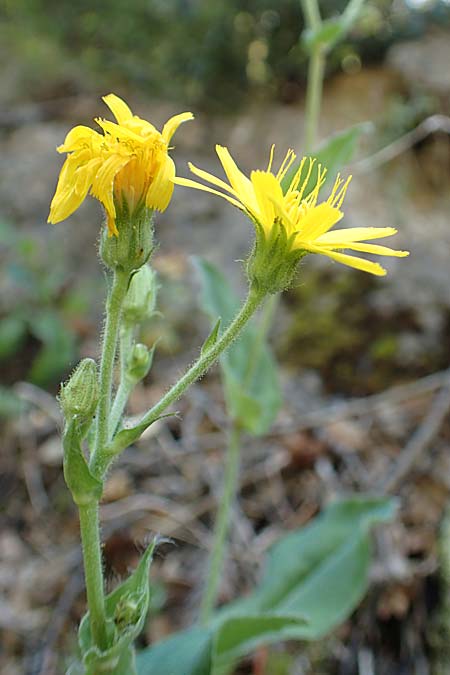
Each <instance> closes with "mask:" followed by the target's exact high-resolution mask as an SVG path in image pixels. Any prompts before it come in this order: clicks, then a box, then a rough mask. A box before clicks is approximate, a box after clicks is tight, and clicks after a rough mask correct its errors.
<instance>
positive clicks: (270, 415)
mask: <svg viewBox="0 0 450 675" xmlns="http://www.w3.org/2000/svg"><path fill="white" fill-rule="evenodd" d="M194 263H195V266H196V269H197V271H198V273H199V276H200V280H201V284H202V307H203V309H204V311H205V312H206V313H207V314H208V315H209V316H210V317H211V320H212V321H216V319H217V316H221V317H222V326H225V327H226V326H227V325H228V324H229V323H230V322H231V320H232V319H233V317H234V316H235V314H236V313H237V312H238V310H239V307H240V302H239V299H238V298H237V296H236V295H235V294H234V292H233V291H232V289H231V287H230V285H229V283H228V282H227V280H226V279H225V277H224V276H223V274H222V273H221V272H220V271H219V270H218V269H217V268H216V267H214V265H212V264H211V263H209V262H206V261H205V260H203V259H201V258H195V259H194ZM216 325H217V324H216ZM213 332H214V329H213ZM220 364H221V367H222V372H223V382H224V391H225V399H226V403H227V408H228V411H229V414H230V416H231V417H232V418H233V419H235V420H236V421H237V422H238V423H239V424H240V425H241V426H242V427H243V428H244V429H245V430H246V431H248V432H250V433H252V434H255V435H261V434H264V433H266V432H267V431H268V429H269V428H270V426H271V424H272V423H273V421H274V419H275V417H276V416H277V414H278V410H279V409H280V406H281V393H280V387H279V383H278V375H277V367H276V363H275V360H274V358H273V356H272V354H271V352H270V349H269V347H268V345H267V344H266V341H265V339H264V338H262V337H261V334H260V332H259V330H258V326H257V325H255V324H254V323H252V324H250V325H248V326H247V327H246V328H245V329H244V330H243V331H242V333H241V335H240V336H239V338H238V339H237V341H236V342H235V343H234V344H233V345H232V346H231V347H230V348H229V349H228V350H227V351H226V352H225V353H224V354H223V355H222V357H221V359H220Z"/></svg>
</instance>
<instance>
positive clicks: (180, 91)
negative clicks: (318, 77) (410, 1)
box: [0, 0, 444, 109]
mask: <svg viewBox="0 0 450 675" xmlns="http://www.w3.org/2000/svg"><path fill="white" fill-rule="evenodd" d="M345 4H346V3H345V2H344V1H341V0H326V1H324V2H322V3H321V7H322V14H323V18H325V19H326V18H333V17H335V16H336V15H337V14H338V13H339V12H341V11H342V9H343V7H344V6H345ZM442 11H444V10H443V9H442ZM434 12H435V13H436V12H438V10H437V9H435V10H434ZM441 13H442V12H440V13H439V12H438V14H439V18H440V20H442V17H441V16H440V14H441ZM429 18H430V13H427V12H421V13H416V14H412V13H410V12H408V11H407V10H406V8H405V11H404V13H403V14H402V13H400V14H399V13H398V12H397V13H396V14H394V13H393V10H392V7H391V2H388V1H387V0H375V1H374V2H372V3H370V4H369V3H368V4H367V6H366V9H365V11H364V12H363V14H362V16H361V18H360V20H359V22H358V24H357V26H356V27H355V28H354V29H353V30H352V33H351V35H350V37H349V38H347V39H346V40H345V41H344V42H343V43H341V44H339V45H338V46H337V47H336V48H335V49H334V50H333V53H332V54H331V56H330V58H329V62H328V69H329V70H335V69H336V68H339V67H340V66H341V64H342V65H343V67H344V68H345V67H346V64H347V65H348V64H349V63H350V61H351V62H352V63H353V64H354V59H353V61H352V55H353V56H356V62H358V63H359V62H360V56H361V57H362V58H364V57H365V56H367V57H368V58H370V59H374V58H375V59H380V58H381V57H382V55H383V53H384V50H385V48H386V46H387V45H388V44H390V43H391V42H392V41H394V40H396V39H398V38H400V37H402V36H411V35H414V34H417V33H418V32H420V31H421V30H422V29H423V27H424V25H425V24H426V22H427V21H428V20H429ZM303 29H304V23H303V18H302V13H301V7H300V2H299V1H298V0H281V1H278V2H274V0H246V1H245V2H240V1H239V0H228V1H227V0H215V1H213V2H206V1H203V2H201V1H199V0H197V1H190V2H189V1H188V0H153V2H148V1H146V0H133V1H132V2H130V3H127V5H126V6H125V5H124V4H123V2H120V0H111V1H108V2H106V1H105V0H102V1H101V2H98V3H95V4H92V3H91V2H88V1H87V0H80V1H79V2H76V3H74V2H69V0H61V1H60V2H56V1H55V0H32V1H31V2H30V1H29V0H6V2H5V3H3V10H0V44H1V45H2V47H0V53H2V55H3V59H2V60H3V61H4V62H5V63H14V68H15V72H14V78H13V79H14V82H15V86H17V91H20V92H26V94H25V95H26V97H27V99H29V98H37V99H41V100H45V99H46V98H52V97H54V96H65V95H71V94H76V93H79V92H80V91H88V92H98V91H101V92H104V91H107V90H108V89H115V90H117V89H119V90H120V89H125V90H126V89H129V88H136V89H139V90H141V91H142V92H145V93H146V94H147V95H151V96H152V97H161V98H166V99H167V98H169V99H174V100H178V101H179V100H182V101H183V102H184V103H185V104H186V103H187V104H189V105H197V106H206V107H209V108H216V109H223V108H224V107H225V108H226V107H230V106H231V105H235V104H236V101H238V100H239V99H242V98H243V97H245V96H246V95H255V94H257V93H262V92H264V96H266V97H267V96H269V97H278V98H281V99H282V100H286V101H290V100H293V99H295V98H297V97H299V96H300V95H303V91H304V85H305V79H306V63H307V54H306V51H305V48H304V46H302V45H301V44H300V42H299V35H300V34H301V32H302V31H303ZM349 59H350V61H349ZM42 73H45V77H42ZM20 95H24V94H23V93H22V94H19V96H20Z"/></svg>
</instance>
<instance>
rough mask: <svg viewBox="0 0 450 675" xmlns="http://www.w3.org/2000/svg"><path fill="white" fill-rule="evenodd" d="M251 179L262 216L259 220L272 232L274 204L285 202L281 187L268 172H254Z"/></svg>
mask: <svg viewBox="0 0 450 675" xmlns="http://www.w3.org/2000/svg"><path fill="white" fill-rule="evenodd" d="M250 179H251V182H252V185H253V190H254V193H255V197H256V202H257V205H258V213H259V215H260V218H259V219H258V220H259V221H260V222H261V224H262V225H263V226H264V229H265V230H266V231H270V228H271V227H272V224H273V221H274V218H275V207H274V202H279V203H282V201H283V191H282V189H281V185H280V184H279V183H278V181H277V179H276V178H275V176H274V175H273V174H272V173H267V172H266V171H252V173H251V174H250Z"/></svg>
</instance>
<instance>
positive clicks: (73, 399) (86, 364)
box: [59, 359, 99, 419]
mask: <svg viewBox="0 0 450 675" xmlns="http://www.w3.org/2000/svg"><path fill="white" fill-rule="evenodd" d="M98 395H99V391H98V377H97V364H96V363H95V361H94V360H93V359H83V360H82V361H80V363H79V364H78V366H77V367H76V368H75V370H74V371H73V373H72V375H71V376H70V378H69V380H68V381H67V382H66V383H65V384H63V385H62V386H61V391H60V395H59V401H60V404H61V408H62V410H63V413H64V416H65V417H66V418H71V417H74V416H75V415H77V416H79V417H80V418H83V419H89V418H90V417H92V416H93V415H94V413H95V409H96V407H97V402H98Z"/></svg>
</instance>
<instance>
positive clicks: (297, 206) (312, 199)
mask: <svg viewBox="0 0 450 675" xmlns="http://www.w3.org/2000/svg"><path fill="white" fill-rule="evenodd" d="M216 151H217V154H218V156H219V159H220V161H221V163H222V166H223V169H224V171H225V174H226V176H227V178H228V181H229V184H227V183H226V182H225V181H223V180H221V179H220V178H217V177H216V176H213V175H212V174H210V173H207V172H206V171H202V170H201V169H198V168H197V167H195V166H193V165H192V164H189V168H190V170H191V171H192V173H194V174H195V175H196V176H198V177H199V178H201V179H203V180H204V181H207V182H208V183H210V184H212V185H214V186H215V188H219V189H220V190H217V189H215V188H211V187H209V186H206V185H203V184H202V183H197V182H196V181H193V180H189V179H186V178H179V177H178V178H176V179H175V182H176V183H177V184H178V185H185V186H187V187H192V188H196V189H198V190H205V191H206V192H212V193H213V194H217V195H219V196H220V197H223V198H224V199H226V200H227V201H229V202H230V203H231V204H233V205H234V206H236V207H237V208H238V209H241V210H242V211H244V212H245V213H246V214H247V215H248V216H249V217H250V218H251V219H252V220H253V222H254V223H255V225H256V226H257V231H258V230H259V229H261V231H262V233H263V235H264V236H265V238H266V239H269V238H271V233H272V232H273V230H274V229H275V228H277V229H279V227H280V226H282V228H283V231H284V233H285V235H286V237H287V239H288V243H289V246H288V251H289V252H291V253H294V254H295V252H297V253H298V254H299V255H298V257H301V252H303V254H305V253H307V252H309V253H321V254H323V255H326V256H328V257H329V258H332V259H333V260H336V261H338V262H340V263H343V264H344V265H349V266H350V267H355V268H356V269H360V270H363V271H365V272H370V273H371V274H376V275H379V276H383V275H385V274H386V270H385V269H384V268H383V267H381V265H379V264H378V263H375V262H372V261H371V260H366V259H364V258H359V257H357V256H354V255H349V254H347V253H341V252H340V251H341V250H343V249H347V250H350V251H356V252H358V253H375V254H379V255H388V256H396V257H403V256H407V255H408V252H407V251H396V250H393V249H391V248H388V247H386V246H380V245H377V244H368V243H365V241H366V240H368V239H369V240H370V239H381V238H382V237H390V236H391V235H393V234H395V233H396V232H397V230H395V229H394V228H393V227H353V228H346V229H339V230H337V229H336V230H332V229H331V228H332V227H333V226H334V225H336V223H338V222H339V221H340V220H341V218H342V217H343V215H344V214H343V213H342V211H341V206H342V202H343V201H344V197H345V193H346V191H347V187H348V184H349V182H350V179H351V176H350V177H349V178H348V179H347V180H345V181H344V180H342V178H340V176H338V177H337V178H336V181H335V183H334V186H333V189H332V190H331V193H330V195H329V197H328V199H327V200H326V201H322V202H319V191H320V188H321V187H322V185H323V184H324V182H325V175H326V169H325V168H322V167H321V166H320V165H319V166H318V167H317V178H316V179H315V185H314V186H313V188H312V189H310V187H309V184H310V181H311V176H312V172H313V168H314V163H315V160H314V159H311V158H307V157H304V158H303V159H302V160H301V162H300V165H299V167H298V169H297V170H296V171H295V173H294V175H293V177H292V179H291V180H290V183H289V186H288V187H287V189H286V190H285V191H283V186H284V185H283V184H284V181H285V178H286V175H287V172H288V171H289V169H290V168H291V166H292V164H293V162H294V161H295V159H296V156H295V154H294V152H293V151H292V150H289V151H288V153H287V154H286V157H285V158H284V161H283V162H282V164H281V167H280V169H279V170H278V172H277V173H273V172H272V163H273V154H274V146H272V149H271V152H270V159H269V164H268V166H267V169H266V170H265V171H252V172H251V174H250V178H247V176H245V175H244V174H243V173H242V172H241V171H240V169H239V168H238V167H237V166H236V163H235V162H234V160H233V158H232V157H231V155H230V153H229V152H228V150H227V148H224V147H222V146H220V145H217V146H216ZM298 257H297V260H298Z"/></svg>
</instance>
